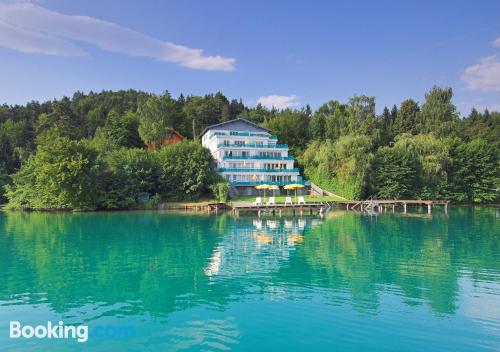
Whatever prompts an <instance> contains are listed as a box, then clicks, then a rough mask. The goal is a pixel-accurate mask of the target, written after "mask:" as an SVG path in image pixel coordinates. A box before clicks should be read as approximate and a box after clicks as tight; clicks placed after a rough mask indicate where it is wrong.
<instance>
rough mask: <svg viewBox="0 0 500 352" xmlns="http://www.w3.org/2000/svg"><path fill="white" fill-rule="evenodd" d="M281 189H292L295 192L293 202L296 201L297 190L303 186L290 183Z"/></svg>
mask: <svg viewBox="0 0 500 352" xmlns="http://www.w3.org/2000/svg"><path fill="white" fill-rule="evenodd" d="M283 188H284V189H286V190H289V189H294V190H295V201H297V189H299V188H304V185H301V184H299V183H291V184H289V185H286V186H285V187H283Z"/></svg>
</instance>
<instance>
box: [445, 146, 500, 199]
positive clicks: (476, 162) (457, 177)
mask: <svg viewBox="0 0 500 352" xmlns="http://www.w3.org/2000/svg"><path fill="white" fill-rule="evenodd" d="M453 154H454V158H453V160H454V165H453V167H452V175H451V177H452V196H453V197H454V198H455V199H456V200H459V201H472V202H478V203H479V202H491V201H495V200H497V199H498V196H499V191H498V190H499V187H500V159H499V157H498V155H499V151H498V149H497V148H496V147H495V146H493V145H491V144H490V143H488V142H486V141H485V140H482V139H474V140H472V141H470V142H468V143H462V144H459V145H458V146H457V147H456V148H455V149H454V151H453Z"/></svg>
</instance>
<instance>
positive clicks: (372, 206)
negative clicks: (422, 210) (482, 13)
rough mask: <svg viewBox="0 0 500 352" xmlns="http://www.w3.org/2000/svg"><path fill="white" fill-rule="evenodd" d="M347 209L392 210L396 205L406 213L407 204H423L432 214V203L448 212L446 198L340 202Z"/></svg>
mask: <svg viewBox="0 0 500 352" xmlns="http://www.w3.org/2000/svg"><path fill="white" fill-rule="evenodd" d="M342 203H343V204H344V205H345V207H346V209H347V210H360V211H363V210H373V211H379V212H382V211H387V209H392V211H393V212H394V211H395V209H396V207H402V208H403V213H405V214H406V212H407V211H408V206H425V207H427V213H428V214H432V207H433V206H434V205H441V206H443V207H444V212H445V213H448V204H449V203H450V202H449V201H447V200H377V199H369V200H364V201H359V202H356V201H350V202H342Z"/></svg>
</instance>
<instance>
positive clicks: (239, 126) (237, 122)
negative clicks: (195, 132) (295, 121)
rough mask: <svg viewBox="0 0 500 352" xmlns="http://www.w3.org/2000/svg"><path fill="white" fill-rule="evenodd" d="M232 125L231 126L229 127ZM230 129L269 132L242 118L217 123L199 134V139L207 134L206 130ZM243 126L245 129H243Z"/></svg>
mask: <svg viewBox="0 0 500 352" xmlns="http://www.w3.org/2000/svg"><path fill="white" fill-rule="evenodd" d="M231 125H232V126H231ZM230 126H231V127H232V130H233V131H234V130H241V131H250V132H260V131H263V132H271V130H270V129H268V128H265V127H262V126H259V125H257V124H256V123H253V122H252V121H248V120H247V119H244V118H242V117H239V118H237V119H234V120H229V121H225V122H221V123H217V124H215V125H211V126H208V127H207V128H205V129H204V130H203V132H202V133H201V135H200V137H203V135H204V134H205V133H207V131H208V130H211V129H213V128H221V127H228V129H229V127H230ZM244 126H245V127H244Z"/></svg>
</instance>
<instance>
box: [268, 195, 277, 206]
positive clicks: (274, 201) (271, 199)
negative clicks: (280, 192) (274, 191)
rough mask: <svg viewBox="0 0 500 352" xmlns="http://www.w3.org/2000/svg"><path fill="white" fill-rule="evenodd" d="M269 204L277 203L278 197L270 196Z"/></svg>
mask: <svg viewBox="0 0 500 352" xmlns="http://www.w3.org/2000/svg"><path fill="white" fill-rule="evenodd" d="M267 205H276V198H275V197H269V202H267Z"/></svg>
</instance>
